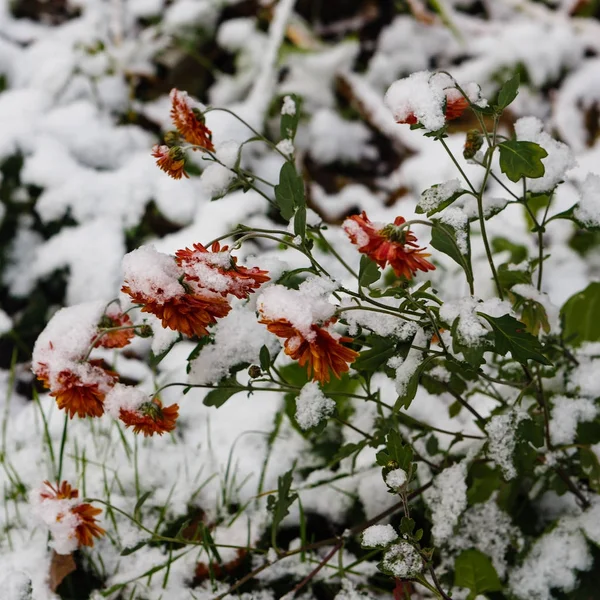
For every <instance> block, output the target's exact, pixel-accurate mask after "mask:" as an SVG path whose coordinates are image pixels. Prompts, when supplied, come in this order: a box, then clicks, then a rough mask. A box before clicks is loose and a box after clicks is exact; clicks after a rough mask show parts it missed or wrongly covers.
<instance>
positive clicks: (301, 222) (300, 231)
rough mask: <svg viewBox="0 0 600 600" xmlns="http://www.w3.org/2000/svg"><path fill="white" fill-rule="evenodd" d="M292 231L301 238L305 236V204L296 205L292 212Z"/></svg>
mask: <svg viewBox="0 0 600 600" xmlns="http://www.w3.org/2000/svg"><path fill="white" fill-rule="evenodd" d="M294 233H295V234H296V235H299V236H300V237H301V238H302V239H304V238H305V237H306V206H304V205H303V206H298V207H297V208H296V212H295V213H294Z"/></svg>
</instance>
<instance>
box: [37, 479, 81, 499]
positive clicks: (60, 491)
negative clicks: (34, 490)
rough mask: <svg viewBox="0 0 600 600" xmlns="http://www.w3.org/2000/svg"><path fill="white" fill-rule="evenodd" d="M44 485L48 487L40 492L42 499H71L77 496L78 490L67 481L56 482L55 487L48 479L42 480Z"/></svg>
mask: <svg viewBox="0 0 600 600" xmlns="http://www.w3.org/2000/svg"><path fill="white" fill-rule="evenodd" d="M44 485H45V486H46V487H47V488H48V489H47V490H43V491H41V492H40V498H42V500H71V499H72V498H77V497H79V490H76V489H74V488H73V486H71V484H70V483H69V482H68V481H63V482H62V483H60V484H58V483H57V484H56V487H55V486H53V485H52V484H51V483H50V482H49V481H44Z"/></svg>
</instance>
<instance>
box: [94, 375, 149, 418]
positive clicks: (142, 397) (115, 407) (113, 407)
mask: <svg viewBox="0 0 600 600" xmlns="http://www.w3.org/2000/svg"><path fill="white" fill-rule="evenodd" d="M149 400H150V398H149V397H148V394H145V393H144V392H143V391H142V390H141V389H139V388H136V387H133V386H131V385H123V384H122V383H117V384H116V385H115V386H114V387H113V388H112V389H111V390H110V391H109V392H108V394H106V398H104V410H105V411H106V412H107V413H108V414H109V415H110V416H111V417H112V418H113V419H118V418H119V415H120V412H121V410H124V411H129V412H135V411H136V410H137V409H138V408H139V407H140V406H141V405H142V404H143V403H144V402H148V401H149Z"/></svg>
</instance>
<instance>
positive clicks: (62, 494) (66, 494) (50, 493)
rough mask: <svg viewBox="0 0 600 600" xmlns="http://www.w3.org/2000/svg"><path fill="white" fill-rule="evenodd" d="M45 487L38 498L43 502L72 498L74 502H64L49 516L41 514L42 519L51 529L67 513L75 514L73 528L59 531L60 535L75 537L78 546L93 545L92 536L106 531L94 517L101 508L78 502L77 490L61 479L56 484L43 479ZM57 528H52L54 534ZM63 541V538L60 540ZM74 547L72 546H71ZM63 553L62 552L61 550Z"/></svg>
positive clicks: (69, 537) (98, 535) (65, 516)
mask: <svg viewBox="0 0 600 600" xmlns="http://www.w3.org/2000/svg"><path fill="white" fill-rule="evenodd" d="M44 485H45V486H46V489H43V490H42V491H41V492H40V500H41V502H42V503H44V502H48V501H49V502H53V501H60V500H74V502H70V503H66V505H63V506H61V507H60V509H59V510H60V512H58V513H55V514H54V515H52V516H51V517H49V515H48V514H46V515H43V518H44V520H45V521H46V523H47V524H48V525H49V527H50V529H51V531H52V530H53V528H54V525H55V524H58V523H64V522H65V520H66V518H67V517H68V516H69V515H74V516H75V523H74V530H72V531H71V532H66V531H64V530H62V531H60V536H61V537H64V536H66V537H67V540H70V539H74V538H76V539H77V542H78V544H79V545H80V546H90V547H92V546H93V545H94V538H95V537H96V538H99V537H101V536H102V535H104V534H105V533H106V531H104V529H102V527H100V526H99V525H98V523H97V520H96V517H97V516H98V515H99V514H100V513H101V512H102V509H100V508H95V507H93V506H92V505H91V504H88V503H87V502H86V503H79V501H78V500H77V499H78V498H79V490H77V489H75V488H73V486H71V484H70V483H69V482H67V481H63V482H62V483H60V484H58V483H57V484H56V486H54V485H52V484H51V483H50V482H49V481H44ZM56 533H57V530H56V529H54V534H56ZM62 541H63V542H64V539H63V540H62ZM73 549H74V548H73ZM61 553H63V552H61Z"/></svg>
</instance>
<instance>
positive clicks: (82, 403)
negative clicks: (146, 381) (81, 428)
mask: <svg viewBox="0 0 600 600" xmlns="http://www.w3.org/2000/svg"><path fill="white" fill-rule="evenodd" d="M90 367H91V369H93V375H94V377H92V378H90V380H89V381H83V380H82V379H81V377H80V376H79V375H77V373H74V372H73V371H70V370H68V369H67V370H65V371H62V372H60V373H59V374H58V376H57V389H53V390H52V391H51V392H50V395H51V396H53V397H54V398H56V405H57V406H58V408H59V409H61V410H62V409H65V410H66V411H67V414H68V415H69V418H71V419H72V418H73V417H74V416H75V415H77V416H78V417H81V418H83V417H101V416H102V415H103V414H104V397H105V396H106V388H107V387H110V386H111V385H113V384H114V383H115V382H116V381H117V379H118V375H117V374H116V373H114V372H113V371H108V370H106V369H104V368H102V367H101V366H99V365H98V364H97V361H90Z"/></svg>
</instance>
